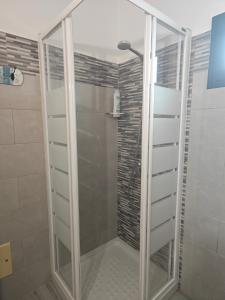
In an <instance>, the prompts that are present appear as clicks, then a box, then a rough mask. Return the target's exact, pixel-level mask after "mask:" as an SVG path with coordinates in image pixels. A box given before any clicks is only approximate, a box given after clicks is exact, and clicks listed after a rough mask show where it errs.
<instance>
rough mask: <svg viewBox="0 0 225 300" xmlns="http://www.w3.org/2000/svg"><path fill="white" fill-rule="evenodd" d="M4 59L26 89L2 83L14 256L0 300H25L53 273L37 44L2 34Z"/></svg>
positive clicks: (0, 202) (2, 213) (7, 210)
mask: <svg viewBox="0 0 225 300" xmlns="http://www.w3.org/2000/svg"><path fill="white" fill-rule="evenodd" d="M0 61H1V63H0V64H2V65H3V64H13V65H15V66H17V67H19V68H20V69H22V70H23V72H24V84H23V85H22V86H20V87H12V86H6V85H0V243H3V242H6V241H11V245H12V257H13V275H11V276H9V277H7V278H5V279H2V280H0V299H1V300H19V299H22V296H23V295H24V294H26V293H28V292H30V291H31V290H33V289H35V288H36V287H38V286H39V285H40V284H42V283H43V282H44V281H46V279H47V278H48V277H49V274H50V268H49V242H48V221H47V203H46V195H45V179H44V177H45V176H44V155H43V138H42V116H41V97H40V82H39V75H38V74H37V73H38V60H37V43H36V42H33V41H29V40H26V39H22V38H19V37H15V36H12V35H8V34H5V33H0Z"/></svg>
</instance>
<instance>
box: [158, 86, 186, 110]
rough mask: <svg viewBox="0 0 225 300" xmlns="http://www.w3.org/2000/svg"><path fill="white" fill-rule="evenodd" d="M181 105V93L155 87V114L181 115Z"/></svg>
mask: <svg viewBox="0 0 225 300" xmlns="http://www.w3.org/2000/svg"><path fill="white" fill-rule="evenodd" d="M180 104H181V93H180V91H177V90H174V89H171V88H166V87H162V86H155V103H154V114H158V115H180Z"/></svg>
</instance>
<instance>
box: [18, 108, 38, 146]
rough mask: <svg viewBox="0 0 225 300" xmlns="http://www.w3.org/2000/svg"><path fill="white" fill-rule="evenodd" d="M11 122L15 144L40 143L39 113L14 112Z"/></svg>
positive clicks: (30, 111) (32, 111)
mask: <svg viewBox="0 0 225 300" xmlns="http://www.w3.org/2000/svg"><path fill="white" fill-rule="evenodd" d="M13 121H14V130H15V142H16V143H18V144H19V143H38V142H42V116H41V112H40V111H34V110H14V111H13Z"/></svg>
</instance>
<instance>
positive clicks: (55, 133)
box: [48, 118, 67, 144]
mask: <svg viewBox="0 0 225 300" xmlns="http://www.w3.org/2000/svg"><path fill="white" fill-rule="evenodd" d="M48 124H49V125H48V126H49V140H50V141H51V142H57V143H62V144H66V143H67V139H66V119H65V118H50V119H48Z"/></svg>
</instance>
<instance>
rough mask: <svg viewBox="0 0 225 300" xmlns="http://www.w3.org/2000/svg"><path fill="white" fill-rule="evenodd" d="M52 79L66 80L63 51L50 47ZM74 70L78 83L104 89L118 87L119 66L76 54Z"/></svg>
mask: <svg viewBox="0 0 225 300" xmlns="http://www.w3.org/2000/svg"><path fill="white" fill-rule="evenodd" d="M49 61H50V78H52V79H56V80H62V79H63V78H64V64H63V50H62V49H60V48H57V47H53V46H50V47H49ZM74 66H75V67H74V70H75V78H76V81H78V82H82V83H88V84H93V85H97V86H104V87H117V86H118V65H117V64H113V63H110V62H107V61H104V60H100V59H97V58H94V57H92V56H88V55H84V54H80V53H75V55H74Z"/></svg>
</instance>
